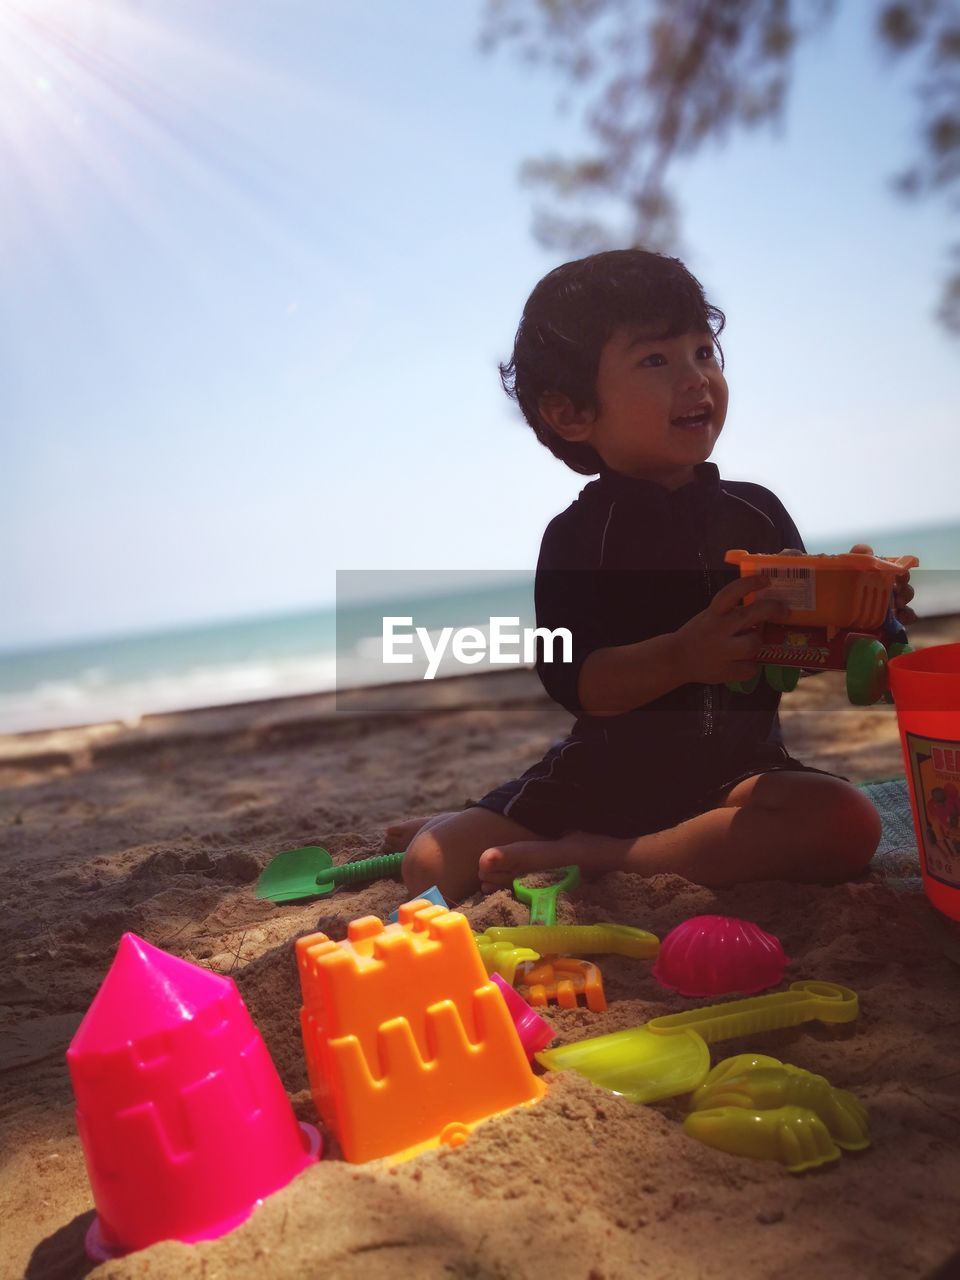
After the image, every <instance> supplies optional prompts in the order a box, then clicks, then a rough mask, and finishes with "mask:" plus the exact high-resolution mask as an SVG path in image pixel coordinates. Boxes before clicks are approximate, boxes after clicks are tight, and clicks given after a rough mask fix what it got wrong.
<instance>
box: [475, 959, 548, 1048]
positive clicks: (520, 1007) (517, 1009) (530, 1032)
mask: <svg viewBox="0 0 960 1280" xmlns="http://www.w3.org/2000/svg"><path fill="white" fill-rule="evenodd" d="M490 980H491V982H495V983H496V984H497V986H498V987H499V988H500V994H501V995H502V996H503V998H504V1000H506V1002H507V1008H508V1009H509V1010H510V1017H511V1018H512V1019H513V1025H514V1026H515V1027H516V1029H517V1035H518V1036H519V1037H520V1043H521V1044H522V1045H523V1051H524V1053H525V1054H526V1055H527V1057H528V1058H529V1059H530V1061H531V1062H532V1061H533V1055H534V1054H535V1053H539V1052H540V1050H541V1049H545V1048H546V1047H547V1045H548V1044H549V1043H550V1042H551V1040H552V1039H553V1036H554V1031H553V1027H551V1025H550V1023H549V1022H547V1020H546V1018H541V1017H540V1015H539V1013H537V1011H536V1010H535V1009H532V1008H531V1007H530V1005H528V1004H527V1002H526V1000H524V998H523V996H522V995H520V993H519V991H514V989H513V987H511V986H510V984H509V983H508V982H506V981H505V980H504V979H503V978H501V977H500V975H499V973H494V974H492V975H491V979H490Z"/></svg>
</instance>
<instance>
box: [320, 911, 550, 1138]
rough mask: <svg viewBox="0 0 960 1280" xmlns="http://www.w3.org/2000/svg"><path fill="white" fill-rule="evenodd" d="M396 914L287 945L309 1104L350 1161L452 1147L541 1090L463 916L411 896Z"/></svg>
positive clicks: (530, 1098)
mask: <svg viewBox="0 0 960 1280" xmlns="http://www.w3.org/2000/svg"><path fill="white" fill-rule="evenodd" d="M399 914H400V918H399V921H398V923H396V924H389V925H386V926H385V925H384V924H383V923H382V922H381V921H380V920H379V919H378V918H377V917H376V916H364V917H363V918H362V919H359V920H354V921H352V922H351V923H350V925H349V927H348V936H347V939H346V941H344V942H332V941H331V940H330V939H329V938H328V937H327V936H326V934H323V933H315V934H311V935H309V936H308V937H305V938H301V939H300V940H299V941H298V943H297V964H298V968H299V972H300V985H301V990H302V992H303V1002H304V1003H303V1008H302V1009H301V1013H300V1025H301V1031H302V1034H303V1044H304V1052H305V1054H306V1059H307V1069H308V1072H309V1075H310V1086H311V1090H312V1093H313V1098H314V1103H315V1105H316V1107H317V1110H318V1111H319V1112H320V1114H321V1115H322V1117H323V1119H324V1122H325V1123H326V1124H327V1125H328V1126H329V1127H330V1128H331V1129H332V1130H333V1131H334V1132H335V1133H336V1135H337V1138H338V1140H339V1142H340V1145H341V1147H342V1149H343V1153H344V1155H345V1157H346V1158H347V1160H350V1161H352V1162H359V1161H364V1160H373V1159H376V1158H378V1157H381V1156H391V1157H393V1158H397V1157H400V1158H406V1157H408V1156H412V1155H416V1154H418V1153H419V1152H420V1151H423V1150H427V1149H429V1148H431V1147H436V1146H439V1145H442V1144H446V1145H451V1146H457V1145H459V1144H460V1143H461V1142H463V1141H465V1139H466V1137H467V1135H468V1133H469V1131H470V1129H471V1128H473V1126H474V1125H476V1124H478V1123H479V1122H480V1121H481V1120H485V1119H487V1118H488V1117H490V1116H492V1115H497V1114H499V1113H500V1112H503V1111H507V1110H509V1109H510V1108H512V1107H515V1106H517V1105H519V1104H520V1103H529V1102H535V1101H536V1100H537V1099H538V1098H540V1097H542V1096H543V1093H544V1092H545V1086H544V1085H543V1083H542V1082H541V1081H540V1080H539V1079H538V1078H537V1077H536V1076H535V1075H534V1074H533V1072H532V1071H531V1069H530V1065H529V1063H528V1062H527V1058H526V1054H525V1053H524V1051H523V1046H522V1045H521V1043H520V1040H519V1037H518V1036H517V1033H516V1029H515V1028H514V1025H513V1021H512V1019H511V1017H510V1013H509V1011H508V1009H507V1006H506V1004H505V1003H504V1001H503V998H502V996H501V995H500V992H499V991H498V990H497V988H496V986H495V985H494V984H493V983H492V982H491V981H490V979H489V978H488V977H487V974H486V972H485V970H484V967H483V962H482V961H481V959H480V955H479V952H478V951H477V948H476V946H475V944H474V941H473V935H472V933H471V931H470V925H469V924H468V922H467V919H466V917H465V916H463V915H461V914H460V913H459V912H457V911H448V910H446V909H445V908H444V907H439V906H434V905H433V904H428V903H425V902H424V901H422V900H418V901H415V902H411V903H407V904H405V905H404V906H402V907H401V908H400V913H399Z"/></svg>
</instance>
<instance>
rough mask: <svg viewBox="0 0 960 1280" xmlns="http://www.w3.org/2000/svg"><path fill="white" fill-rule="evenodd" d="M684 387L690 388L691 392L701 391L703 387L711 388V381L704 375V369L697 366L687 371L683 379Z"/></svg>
mask: <svg viewBox="0 0 960 1280" xmlns="http://www.w3.org/2000/svg"><path fill="white" fill-rule="evenodd" d="M683 385H684V388H687V387H689V388H691V390H694V391H699V390H700V389H701V388H703V387H709V385H710V380H709V378H708V377H707V375H706V374H705V373H704V371H703V369H701V368H700V367H699V366H697V365H693V366H691V368H689V369H688V370H687V371H686V373H685V375H684V378H683Z"/></svg>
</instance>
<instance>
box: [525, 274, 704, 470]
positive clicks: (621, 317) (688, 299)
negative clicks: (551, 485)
mask: <svg viewBox="0 0 960 1280" xmlns="http://www.w3.org/2000/svg"><path fill="white" fill-rule="evenodd" d="M725 323H726V321H725V317H724V314H723V312H722V311H720V310H719V309H718V308H717V307H714V306H711V305H710V303H709V302H707V300H706V298H705V297H704V293H703V286H702V285H701V284H700V282H699V280H697V279H695V277H694V276H692V275H691V274H690V272H689V271H688V270H687V268H686V267H685V266H684V265H683V263H682V262H680V261H679V259H677V258H667V257H664V256H663V255H662V254H659V253H649V252H648V251H647V250H645V249H613V250H611V251H609V252H607V253H595V254H592V255H591V256H590V257H589V258H579V259H577V260H576V261H575V262H565V263H564V264H563V266H560V267H556V268H555V269H554V270H553V271H551V272H549V273H548V274H547V275H545V276H544V277H543V279H542V280H541V281H540V283H539V284H538V285H537V286H536V288H535V289H534V291H533V293H531V295H530V297H529V298H528V299H527V304H526V306H525V307H524V308H523V315H522V317H521V319H520V327H519V328H518V329H517V336H516V340H515V341H514V344H513V355H512V356H511V358H510V362H509V364H502V365H501V366H500V381H501V382H502V383H503V389H504V390H505V391H506V393H507V395H509V396H510V397H511V398H512V399H514V400H516V402H517V404H519V406H520V408H521V409H522V410H523V416H524V417H525V418H526V420H527V422H529V424H530V426H531V427H533V429H534V431H535V432H536V435H537V439H538V440H539V441H540V443H541V444H544V445H546V446H547V448H548V449H549V450H550V452H551V453H554V454H556V456H557V457H558V458H560V459H562V461H564V462H565V463H566V464H567V466H568V467H572V468H573V470H574V471H579V472H580V473H581V475H594V474H595V473H596V472H598V471H599V470H600V469H601V467H602V465H603V464H602V462H601V460H600V456H599V454H598V453H597V452H596V450H595V449H594V448H593V446H592V445H589V444H586V443H584V442H583V441H572V442H571V441H567V440H564V439H563V438H562V437H561V436H559V435H557V433H556V432H555V431H554V430H553V429H552V428H551V427H550V426H549V425H548V424H547V423H546V422H544V420H543V418H541V416H540V411H539V408H538V405H539V402H540V397H541V396H542V395H545V394H546V393H548V392H560V393H562V394H563V395H565V396H568V397H569V399H570V400H571V402H572V403H573V405H574V408H576V409H577V410H578V411H581V410H584V409H592V408H595V406H596V387H597V369H598V367H599V364H600V352H601V351H602V350H603V347H604V346H605V345H606V343H607V342H608V341H609V339H610V338H611V337H612V336H613V334H614V333H615V332H616V330H617V329H620V328H623V327H624V326H625V325H631V326H639V327H640V328H643V329H649V330H650V333H651V336H652V337H654V338H675V337H679V335H680V334H683V333H690V332H695V331H697V330H701V329H702V330H704V331H709V332H710V333H712V334H713V337H714V342H715V344H716V347H717V350H718V351H719V352H720V357H721V360H722V358H723V352H722V351H720V343H719V342H718V341H717V339H718V337H719V335H720V333H721V332H722V330H723V326H724V324H725Z"/></svg>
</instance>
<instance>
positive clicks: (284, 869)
mask: <svg viewBox="0 0 960 1280" xmlns="http://www.w3.org/2000/svg"><path fill="white" fill-rule="evenodd" d="M402 862H403V854H402V853H385V854H382V855H381V856H380V857H378V858H361V859H360V860H359V861H357V862H345V863H343V865H342V866H339V867H335V866H334V865H333V859H332V858H331V857H330V855H329V853H327V851H326V849H321V848H319V846H317V845H308V846H307V847H306V848H304V849H287V850H285V851H284V852H283V853H278V854H277V856H276V857H275V858H274V859H273V861H272V862H268V863H267V865H266V866H265V867H264V869H263V871H262V872H261V873H260V879H259V880H258V881H257V893H256V896H257V897H258V898H269V900H270V901H271V902H299V901H301V900H302V899H304V898H319V897H321V896H322V895H323V894H325V893H333V891H334V889H336V888H337V887H338V886H339V885H342V884H365V883H366V882H368V881H370V880H382V879H385V878H386V877H388V876H396V875H399V874H400V864H401V863H402Z"/></svg>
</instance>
